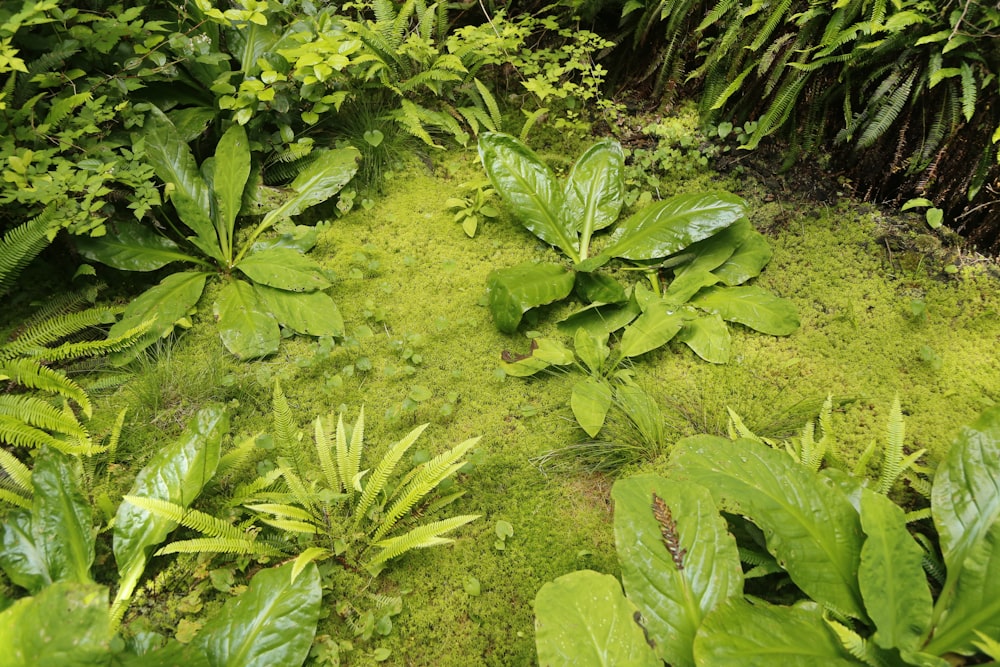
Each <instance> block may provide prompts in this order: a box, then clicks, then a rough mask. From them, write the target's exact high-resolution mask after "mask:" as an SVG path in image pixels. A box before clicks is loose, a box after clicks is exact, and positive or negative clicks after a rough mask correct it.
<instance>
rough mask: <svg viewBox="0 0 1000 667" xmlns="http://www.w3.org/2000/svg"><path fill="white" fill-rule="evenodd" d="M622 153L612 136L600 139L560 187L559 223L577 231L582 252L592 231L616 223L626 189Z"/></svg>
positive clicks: (581, 158)
mask: <svg viewBox="0 0 1000 667" xmlns="http://www.w3.org/2000/svg"><path fill="white" fill-rule="evenodd" d="M624 172H625V154H624V153H623V152H622V147H621V144H619V143H618V142H617V141H614V140H612V139H605V140H603V141H599V142H597V143H596V144H594V145H593V146H591V147H590V148H588V149H587V150H586V151H584V153H583V155H581V156H580V159H578V160H577V161H576V163H575V164H574V165H573V168H572V169H571V170H570V173H569V177H568V178H567V180H566V184H565V186H564V188H563V205H562V208H561V209H560V215H561V219H562V226H563V227H564V228H567V229H572V230H573V231H574V232H576V233H579V234H580V237H581V238H580V243H581V245H582V246H583V247H582V248H581V253H580V254H581V255H583V254H586V246H587V245H589V243H590V238H591V236H592V235H593V233H594V232H596V231H598V230H601V229H604V228H605V227H608V226H610V225H612V224H614V223H615V221H617V220H618V216H619V214H620V213H621V210H622V204H623V197H624V191H625V177H624Z"/></svg>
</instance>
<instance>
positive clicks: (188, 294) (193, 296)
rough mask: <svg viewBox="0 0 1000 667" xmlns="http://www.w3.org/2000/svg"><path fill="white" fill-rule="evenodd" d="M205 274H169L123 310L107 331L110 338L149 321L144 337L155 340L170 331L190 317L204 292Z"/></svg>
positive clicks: (194, 272)
mask: <svg viewBox="0 0 1000 667" xmlns="http://www.w3.org/2000/svg"><path fill="white" fill-rule="evenodd" d="M207 277H208V274H207V273H203V272H201V271H182V272H180V273H172V274H170V275H169V276H167V277H166V278H164V279H163V280H161V281H160V283H159V284H158V285H156V286H155V287H151V288H149V289H148V290H146V291H145V292H143V293H142V294H140V295H139V296H138V297H137V298H135V299H133V300H132V303H130V304H129V305H128V307H127V308H125V312H124V313H123V314H122V318H121V319H120V320H118V322H117V323H116V324H115V325H114V326H112V327H111V330H110V331H109V332H108V336H109V337H110V338H114V337H115V336H121V335H122V334H124V333H125V332H127V331H129V330H130V329H133V328H135V327H137V326H139V325H140V324H142V323H143V322H146V321H148V320H150V319H152V320H153V325H152V326H151V327H150V329H149V333H148V334H147V336H148V337H149V339H150V340H151V341H152V340H156V339H157V338H162V337H163V336H166V335H167V334H169V333H170V332H171V331H173V330H174V325H175V324H176V323H177V322H179V321H180V320H182V319H184V318H186V317H187V316H188V315H190V314H191V311H192V310H193V309H194V307H195V304H197V303H198V299H200V298H201V293H202V292H203V291H204V290H205V279H206V278H207Z"/></svg>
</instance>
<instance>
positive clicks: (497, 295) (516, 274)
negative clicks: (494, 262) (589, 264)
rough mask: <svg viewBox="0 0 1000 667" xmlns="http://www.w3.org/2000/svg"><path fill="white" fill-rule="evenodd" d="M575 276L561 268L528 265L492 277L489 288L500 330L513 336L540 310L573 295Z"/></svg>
mask: <svg viewBox="0 0 1000 667" xmlns="http://www.w3.org/2000/svg"><path fill="white" fill-rule="evenodd" d="M573 282H574V274H573V272H572V271H570V270H569V269H567V268H566V267H564V266H563V265H561V264H554V263H550V262H543V263H537V262H526V263H524V264H519V265H517V266H512V267H509V268H504V269H497V270H495V271H493V272H491V273H490V275H489V277H488V278H487V281H486V285H487V290H488V292H489V303H490V312H491V313H492V314H493V321H494V322H495V323H496V325H497V328H498V329H500V331H503V332H504V333H513V332H514V331H516V330H517V326H518V325H519V324H520V323H521V317H522V316H523V315H524V313H526V312H527V311H529V310H531V309H532V308H535V307H537V306H543V305H545V304H547V303H552V302H553V301H559V300H560V299H565V298H566V297H567V296H569V294H570V292H572V291H573Z"/></svg>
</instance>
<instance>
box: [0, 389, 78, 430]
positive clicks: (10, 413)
mask: <svg viewBox="0 0 1000 667" xmlns="http://www.w3.org/2000/svg"><path fill="white" fill-rule="evenodd" d="M0 416H3V417H9V418H11V419H19V420H21V421H23V422H24V423H25V424H28V425H29V426H34V427H35V428H39V429H42V430H45V431H55V432H56V433H63V434H65V435H68V436H72V437H77V438H86V437H88V435H87V431H86V429H84V428H83V425H82V424H80V422H79V421H78V420H77V419H76V416H75V415H74V414H73V413H72V412H70V413H69V414H66V413H65V412H63V411H62V410H60V409H59V408H56V407H55V406H53V405H52V404H51V403H46V402H45V401H43V400H42V399H40V398H36V397H34V396H27V395H18V394H6V395H0Z"/></svg>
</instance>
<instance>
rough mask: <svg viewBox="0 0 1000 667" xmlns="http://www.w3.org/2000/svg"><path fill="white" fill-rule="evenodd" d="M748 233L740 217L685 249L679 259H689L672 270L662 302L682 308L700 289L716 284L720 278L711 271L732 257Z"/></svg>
mask: <svg viewBox="0 0 1000 667" xmlns="http://www.w3.org/2000/svg"><path fill="white" fill-rule="evenodd" d="M751 230H752V227H751V226H750V223H749V222H748V221H747V220H746V218H741V219H739V220H737V221H736V222H734V223H733V224H732V225H730V226H729V227H726V228H725V229H723V230H722V231H720V232H718V233H717V234H713V235H712V236H710V237H708V238H707V239H705V240H703V241H698V242H697V243H694V244H692V245H691V246H690V247H688V248H687V249H685V250H684V252H683V253H682V254H681V257H690V259H689V260H688V261H687V262H686V263H684V264H683V265H681V266H679V267H678V268H677V269H675V270H674V279H673V280H672V281H671V282H670V285H668V286H667V289H666V290H665V291H664V293H663V297H662V298H663V300H664V301H666V302H667V303H673V304H677V305H681V304H683V303H686V302H687V301H688V299H690V298H691V297H692V296H694V295H695V294H696V293H697V292H698V290H700V289H701V288H702V287H708V286H709V285H714V284H715V283H717V282H719V277H718V276H716V275H715V274H714V273H712V270H713V269H716V268H718V267H719V266H721V265H722V264H723V263H724V262H725V261H726V260H727V259H729V257H731V256H732V254H733V252H735V250H736V248H737V246H739V244H740V243H741V242H742V240H743V238H744V237H746V236H747V235H749V233H750V231H751Z"/></svg>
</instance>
